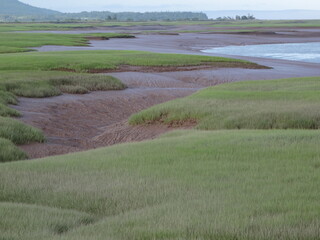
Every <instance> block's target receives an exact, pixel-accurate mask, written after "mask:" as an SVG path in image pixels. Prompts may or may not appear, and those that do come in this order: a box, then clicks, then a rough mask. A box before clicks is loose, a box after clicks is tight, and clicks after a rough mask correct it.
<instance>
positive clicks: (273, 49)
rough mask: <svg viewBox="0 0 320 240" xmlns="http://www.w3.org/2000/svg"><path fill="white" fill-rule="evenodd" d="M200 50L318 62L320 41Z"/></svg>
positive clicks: (319, 60)
mask: <svg viewBox="0 0 320 240" xmlns="http://www.w3.org/2000/svg"><path fill="white" fill-rule="evenodd" d="M202 51H203V52H207V53H220V54H227V55H238V56H250V57H264V58H276V59H285V60H294V61H304V62H313V63H320V42H313V43H285V44H261V45H245V46H228V47H220V48H211V49H206V50H202Z"/></svg>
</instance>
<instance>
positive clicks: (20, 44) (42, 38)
mask: <svg viewBox="0 0 320 240" xmlns="http://www.w3.org/2000/svg"><path fill="white" fill-rule="evenodd" d="M0 28H1V25H0ZM89 37H98V38H102V39H109V38H132V37H134V36H132V35H128V34H120V33H119V34H118V33H92V34H90V33H88V34H53V33H11V32H10V33H1V32H0V53H15V52H28V51H34V50H33V49H30V48H32V47H41V46H43V45H61V46H88V43H89V41H88V38H89Z"/></svg>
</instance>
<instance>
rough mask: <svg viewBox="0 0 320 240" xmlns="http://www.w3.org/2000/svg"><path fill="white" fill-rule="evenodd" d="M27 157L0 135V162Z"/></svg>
mask: <svg viewBox="0 0 320 240" xmlns="http://www.w3.org/2000/svg"><path fill="white" fill-rule="evenodd" d="M0 129H1V126H0ZM0 131H1V130H0ZM27 157H28V156H27V155H26V154H25V153H24V152H23V151H21V150H20V149H19V148H18V147H17V146H15V145H14V144H13V143H12V142H11V141H9V140H7V139H4V138H1V137H0V163H3V162H10V161H17V160H22V159H26V158H27ZM0 221H1V220H0ZM0 226H1V224H0ZM0 232H1V227H0Z"/></svg>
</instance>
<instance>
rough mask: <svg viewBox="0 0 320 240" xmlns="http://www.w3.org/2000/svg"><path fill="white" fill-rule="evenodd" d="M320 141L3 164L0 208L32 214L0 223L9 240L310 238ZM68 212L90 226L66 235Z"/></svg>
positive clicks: (250, 136) (246, 137)
mask: <svg viewBox="0 0 320 240" xmlns="http://www.w3.org/2000/svg"><path fill="white" fill-rule="evenodd" d="M319 144H320V134H319V131H318V130H315V131H309V130H273V131H262V130H241V131H235V130H229V131H226V130H225V131H194V130H193V131H177V132H171V133H169V134H167V135H166V136H163V137H161V138H159V139H157V140H153V141H148V142H142V143H131V144H123V145H117V146H113V147H109V148H102V149H97V150H93V151H88V152H82V153H77V154H70V155H64V156H57V157H50V158H46V159H39V160H32V161H20V162H11V163H5V164H2V165H1V168H0V178H1V181H0V201H1V202H11V203H10V204H12V205H11V206H12V208H14V207H16V205H17V204H23V205H22V206H23V207H24V206H28V205H29V206H30V205H33V206H34V208H35V211H34V212H30V214H29V215H28V216H25V215H21V214H18V213H16V211H20V210H21V208H19V209H17V210H13V209H12V211H9V210H7V211H6V214H4V215H2V218H1V220H0V221H1V222H2V224H3V225H5V226H7V225H10V227H9V228H8V229H9V230H5V234H6V235H5V236H6V237H7V238H9V239H12V238H14V237H15V240H19V239H31V238H32V237H35V236H37V234H39V236H41V237H42V239H44V238H45V239H51V240H55V239H59V240H61V239H64V240H87V239H92V240H95V239H97V240H98V239H114V240H117V239H119V240H123V239H157V240H159V239H176V240H179V239H212V240H221V239H228V240H229V239H230V240H231V239H237V240H248V239H251V240H253V239H254V240H266V239H268V240H287V239H319V238H320V232H319V229H320V221H319V219H320V208H319V201H318V200H319V197H320V196H319V194H320V193H319V191H318V188H319V187H318V186H319V184H320V174H319V169H320V149H319V147H318V146H319ZM164 149H165V151H164ZM38 207H40V208H45V209H43V210H42V211H38V210H37V208H38ZM50 209H53V210H52V211H51V210H50ZM55 209H57V210H55ZM58 209H59V210H58ZM47 211H51V213H52V214H53V215H54V216H52V214H47ZM55 211H58V212H56V214H55V213H54V212H55ZM70 211H72V213H71V214H70V215H69V216H70V218H68V217H60V216H61V214H64V213H65V212H70ZM73 212H76V213H78V212H81V213H85V214H88V215H90V216H93V217H94V218H96V219H98V220H99V221H97V222H92V223H91V224H90V225H87V226H83V225H80V226H78V227H76V228H74V227H73V226H74V225H73V224H74V223H75V222H78V220H76V219H77V217H78V216H79V217H80V218H81V216H82V215H81V214H79V215H77V216H74V215H73ZM25 213H28V211H26V212H25ZM39 215H40V218H39ZM22 216H24V217H22ZM38 218H39V219H41V222H39V219H38ZM52 221H54V224H53V226H63V227H62V228H61V229H65V230H67V229H69V228H68V227H66V226H70V225H69V224H71V227H70V228H71V231H61V232H63V233H62V234H55V233H54V232H53V231H52V228H49V230H48V224H49V225H50V224H51V223H52ZM69 221H70V222H69ZM58 229H60V228H58ZM2 231H3V230H2ZM17 233H21V236H17V235H16V234H17ZM22 234H23V236H22Z"/></svg>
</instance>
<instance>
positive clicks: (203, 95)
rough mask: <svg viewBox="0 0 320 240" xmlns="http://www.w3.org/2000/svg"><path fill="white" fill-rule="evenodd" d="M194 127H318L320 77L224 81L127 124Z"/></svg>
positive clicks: (144, 112)
mask: <svg viewBox="0 0 320 240" xmlns="http://www.w3.org/2000/svg"><path fill="white" fill-rule="evenodd" d="M190 121H193V122H197V123H198V125H197V128H198V129H207V130H208V129H210V130H213V129H288V128H298V129H319V128H320V78H319V77H311V78H296V79H282V80H272V81H270V80H268V81H248V82H237V83H230V84H223V85H219V86H215V87H211V88H207V89H205V90H202V91H199V92H197V93H195V94H193V95H191V96H189V97H186V98H183V99H178V100H174V101H171V102H167V103H163V104H160V105H157V106H154V107H152V108H150V109H147V110H144V111H142V112H140V113H138V114H135V115H133V116H132V117H131V118H130V123H131V124H152V123H159V122H161V123H164V124H169V125H178V126H179V125H183V124H184V123H185V122H190Z"/></svg>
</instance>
